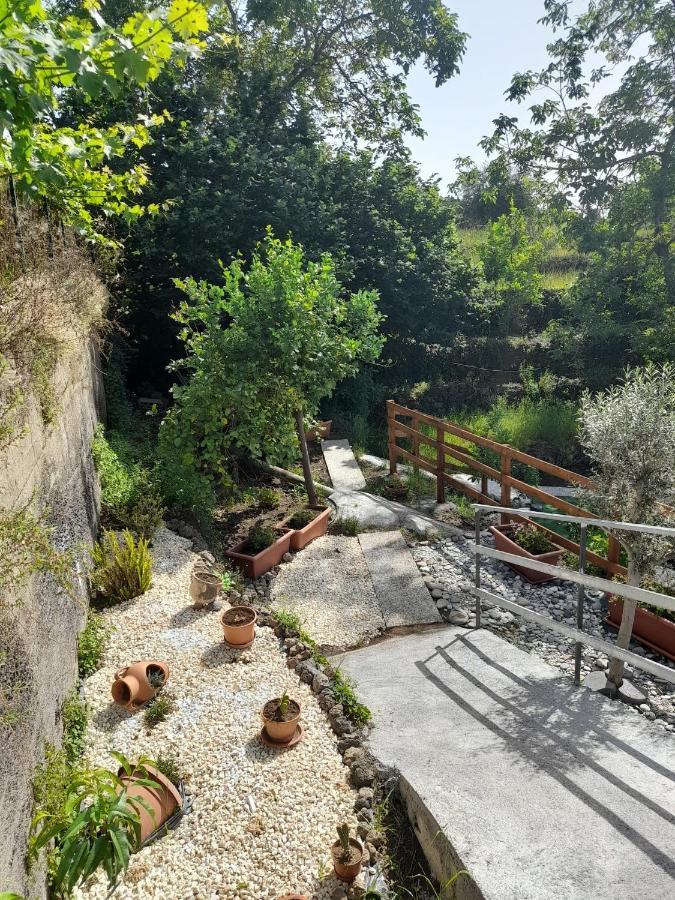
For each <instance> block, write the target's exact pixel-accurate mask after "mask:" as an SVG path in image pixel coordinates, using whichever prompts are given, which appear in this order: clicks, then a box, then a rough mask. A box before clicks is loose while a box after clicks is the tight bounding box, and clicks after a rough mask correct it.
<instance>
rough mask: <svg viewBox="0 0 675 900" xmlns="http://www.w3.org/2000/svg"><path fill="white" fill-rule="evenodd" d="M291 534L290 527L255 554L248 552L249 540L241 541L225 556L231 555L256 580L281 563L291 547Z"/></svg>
mask: <svg viewBox="0 0 675 900" xmlns="http://www.w3.org/2000/svg"><path fill="white" fill-rule="evenodd" d="M291 534H292V532H291V531H290V529H288V530H286V531H285V532H284V534H282V535H281V536H280V537H278V538H277V540H276V541H275V542H274V543H273V544H271V545H270V546H269V547H265V549H264V550H261V551H260V553H255V554H252V553H247V552H246V547H247V545H248V540H246V541H241V543H239V544H235V545H234V547H231V548H230V549H229V550H228V551H227V552H226V553H225V556H227V557H229V558H230V559H231V560H232V562H234V563H235V564H236V565H237V566H239V568H240V569H242V570H243V571H244V572H245V573H246V575H248V577H249V578H251V579H253V580H254V581H255V579H256V578H260V576H261V575H264V574H265V572H269V570H270V569H273V568H274V566H278V565H279V563H280V562H281V560H282V559H283V557H284V554H285V553H288V551H289V550H290V548H291Z"/></svg>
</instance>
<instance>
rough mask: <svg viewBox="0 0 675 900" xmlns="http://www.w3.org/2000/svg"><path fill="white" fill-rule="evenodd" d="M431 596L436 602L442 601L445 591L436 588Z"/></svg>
mask: <svg viewBox="0 0 675 900" xmlns="http://www.w3.org/2000/svg"><path fill="white" fill-rule="evenodd" d="M431 596H432V598H433V599H434V600H440V599H441V597H442V596H443V591H442V590H440V588H434V589H433V590H432V592H431Z"/></svg>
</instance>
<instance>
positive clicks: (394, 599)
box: [359, 531, 441, 628]
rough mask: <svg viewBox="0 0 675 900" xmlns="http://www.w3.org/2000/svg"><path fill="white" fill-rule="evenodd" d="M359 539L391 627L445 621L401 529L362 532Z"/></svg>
mask: <svg viewBox="0 0 675 900" xmlns="http://www.w3.org/2000/svg"><path fill="white" fill-rule="evenodd" d="M359 542H360V544H361V549H362V550H363V555H364V556H365V558H366V563H367V564H368V569H369V570H370V577H371V578H372V580H373V587H374V588H375V593H376V595H377V599H378V601H379V603H380V609H381V610H382V615H383V617H384V621H385V623H386V626H387V628H394V627H395V626H398V625H423V624H428V623H432V622H440V621H441V617H440V615H439V613H438V610H437V609H436V604H435V603H434V601H433V600H432V599H431V595H430V594H429V591H428V590H427V588H426V587H425V584H424V582H423V581H422V576H421V575H420V573H419V569H418V568H417V564H416V562H415V560H414V559H413V557H412V554H411V553H410V550H409V549H408V545H407V544H406V542H405V541H404V540H403V535H402V534H401V532H400V531H373V532H368V533H365V534H360V535H359Z"/></svg>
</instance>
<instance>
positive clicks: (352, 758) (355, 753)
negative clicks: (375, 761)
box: [343, 747, 365, 766]
mask: <svg viewBox="0 0 675 900" xmlns="http://www.w3.org/2000/svg"><path fill="white" fill-rule="evenodd" d="M364 753H365V750H363V749H362V748H361V747H350V748H349V749H348V750H346V751H345V754H344V757H343V762H344V764H345V765H346V766H351V765H353V763H355V762H356V760H357V759H361V757H362V756H363V755H364Z"/></svg>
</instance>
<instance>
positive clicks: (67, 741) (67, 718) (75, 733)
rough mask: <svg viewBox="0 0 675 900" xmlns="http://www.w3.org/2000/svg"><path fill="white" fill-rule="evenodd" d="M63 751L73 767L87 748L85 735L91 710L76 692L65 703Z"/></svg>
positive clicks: (63, 710)
mask: <svg viewBox="0 0 675 900" xmlns="http://www.w3.org/2000/svg"><path fill="white" fill-rule="evenodd" d="M61 714H62V716H63V750H64V753H65V754H66V759H67V760H68V762H69V763H70V764H71V765H72V764H73V763H75V762H77V760H78V759H79V758H80V757H81V756H82V753H83V751H84V748H85V735H86V731H87V721H88V720H89V710H88V708H87V704H86V703H85V702H84V700H82V699H81V698H80V695H79V693H78V692H77V690H74V691H73V693H72V694H70V695H69V696H68V697H66V699H65V700H64V702H63V707H62V709H61Z"/></svg>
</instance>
